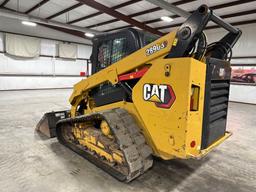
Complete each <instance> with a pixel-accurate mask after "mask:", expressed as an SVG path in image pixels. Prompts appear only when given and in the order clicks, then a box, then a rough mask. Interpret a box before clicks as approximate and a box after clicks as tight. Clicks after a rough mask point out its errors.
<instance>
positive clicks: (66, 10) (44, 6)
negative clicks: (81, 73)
mask: <svg viewBox="0 0 256 192" xmlns="http://www.w3.org/2000/svg"><path fill="white" fill-rule="evenodd" d="M166 1H168V2H169V3H172V4H173V5H176V6H178V7H179V8H182V9H184V10H186V11H194V10H196V8H197V7H199V6H200V5H201V4H207V5H208V6H209V7H210V8H212V9H213V10H214V11H215V13H216V14H217V15H219V16H221V17H223V18H224V20H225V21H227V22H229V23H231V24H234V25H238V24H239V25H241V24H249V23H256V19H255V18H256V1H255V0H254V1H253V0H240V1H238V0H214V1H213V0H180V1H177V0H166ZM0 7H1V8H3V9H7V10H11V11H16V12H19V13H25V14H27V15H30V16H35V17H40V18H43V19H46V20H52V21H57V22H61V23H65V24H69V25H73V26H79V27H83V28H89V29H93V30H97V31H100V32H109V31H114V30H118V29H123V28H126V27H137V28H140V29H143V30H146V31H150V32H153V33H158V34H164V33H167V32H169V31H171V30H172V29H173V28H175V27H178V26H179V25H180V24H181V23H182V22H184V20H185V19H184V18H182V17H179V16H177V15H175V14H173V13H170V12H168V11H166V10H163V9H161V8H160V7H157V6H155V5H154V4H152V3H149V2H147V1H146V0H115V1H113V0H95V1H94V0H68V1H67V0H33V1H32V0H0ZM162 16H170V17H172V18H173V19H174V20H173V21H172V22H169V23H168V22H165V21H162V20H161V19H160V17H162ZM214 25H215V24H214V23H209V26H211V27H212V28H214ZM45 26H46V27H50V26H47V25H45ZM51 28H54V29H55V30H59V31H64V32H65V33H69V34H73V35H76V36H80V37H84V33H81V32H78V31H73V30H67V29H66V30H63V29H62V28H56V27H51Z"/></svg>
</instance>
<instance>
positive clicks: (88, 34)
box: [84, 33, 94, 37]
mask: <svg viewBox="0 0 256 192" xmlns="http://www.w3.org/2000/svg"><path fill="white" fill-rule="evenodd" d="M84 35H85V36H86V37H94V34H92V33H85V34H84Z"/></svg>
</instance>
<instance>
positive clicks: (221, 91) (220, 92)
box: [210, 80, 229, 124]
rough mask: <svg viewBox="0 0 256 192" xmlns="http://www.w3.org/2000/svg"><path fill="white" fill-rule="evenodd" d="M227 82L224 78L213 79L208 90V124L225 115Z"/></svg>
mask: <svg viewBox="0 0 256 192" xmlns="http://www.w3.org/2000/svg"><path fill="white" fill-rule="evenodd" d="M228 96H229V83H228V82H225V80H215V81H214V80H213V81H212V82H211V92H210V97H211V99H210V124H211V123H213V122H214V121H218V120H221V119H223V118H226V116H227V107H228V104H227V102H228Z"/></svg>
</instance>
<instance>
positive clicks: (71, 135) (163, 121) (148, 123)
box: [38, 5, 241, 182]
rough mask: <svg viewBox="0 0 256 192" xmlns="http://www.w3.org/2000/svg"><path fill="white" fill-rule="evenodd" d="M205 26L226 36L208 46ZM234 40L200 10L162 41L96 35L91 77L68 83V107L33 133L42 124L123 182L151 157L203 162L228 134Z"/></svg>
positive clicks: (235, 32) (130, 33) (233, 33)
mask: <svg viewBox="0 0 256 192" xmlns="http://www.w3.org/2000/svg"><path fill="white" fill-rule="evenodd" d="M209 21H213V22H214V23H215V24H217V25H219V26H220V27H223V28H225V29H226V30H227V31H228V33H227V34H226V35H225V36H224V37H223V38H222V39H220V40H219V41H217V42H215V43H212V44H209V45H208V44H207V40H206V36H205V34H204V32H203V30H205V29H206V25H207V23H208V22H209ZM240 36H241V31H240V30H239V29H236V28H234V27H233V26H231V25H230V24H228V23H226V22H224V21H223V20H222V19H221V18H219V17H218V16H216V15H215V14H214V13H213V12H212V11H211V10H210V9H209V8H208V7H207V6H206V5H202V6H200V7H199V8H198V9H197V10H196V11H195V12H194V13H193V14H192V15H191V16H190V17H189V18H188V19H187V20H186V21H185V22H184V24H182V25H181V26H180V27H179V28H178V29H177V30H176V31H173V32H170V33H169V34H166V35H164V36H162V37H157V36H154V35H152V34H148V33H145V32H142V31H139V30H135V29H126V30H122V31H119V32H115V33H110V34H109V33H108V34H104V35H99V36H96V37H95V38H94V39H93V51H92V56H91V62H92V75H91V76H90V77H88V78H86V79H84V80H81V81H80V82H79V83H77V84H76V85H75V86H74V90H73V93H72V95H71V97H70V99H69V101H70V103H71V110H70V111H68V112H67V111H64V112H56V115H57V118H56V117H55V118H53V119H54V121H55V123H52V119H51V120H49V119H47V118H52V116H54V115H55V112H52V113H50V114H48V115H46V116H45V117H44V119H43V120H42V121H40V123H39V124H38V130H41V127H44V128H45V126H48V129H50V130H53V131H48V132H50V133H52V134H54V135H55V132H56V136H57V138H58V140H59V142H60V143H62V144H63V145H65V146H66V147H68V148H70V149H71V150H73V151H75V152H76V153H78V154H79V155H81V156H83V157H85V158H86V159H88V160H89V161H91V162H92V163H94V164H95V165H97V166H98V167H100V168H102V169H104V170H105V171H106V172H108V173H109V174H111V175H112V176H114V177H115V178H117V179H118V180H121V181H126V182H129V181H131V180H133V179H134V178H136V177H138V176H139V175H141V174H143V173H144V172H145V171H147V170H148V169H149V168H150V167H152V165H153V159H152V156H157V157H159V158H161V159H164V160H169V159H173V158H181V159H188V158H201V157H203V156H204V155H206V154H207V153H208V152H209V151H211V150H212V149H213V148H215V147H216V146H217V145H218V144H220V143H222V142H223V141H224V140H225V139H227V138H228V137H229V136H230V133H229V132H227V131H226V121H227V109H228V97H229V85H230V75H231V68H230V63H229V61H230V59H231V56H232V47H233V46H234V45H235V43H236V42H237V40H238V39H239V37H240ZM60 113H61V114H60ZM47 122H48V123H47ZM49 122H51V123H49ZM54 135H52V136H54Z"/></svg>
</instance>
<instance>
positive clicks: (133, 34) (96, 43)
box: [91, 28, 159, 74]
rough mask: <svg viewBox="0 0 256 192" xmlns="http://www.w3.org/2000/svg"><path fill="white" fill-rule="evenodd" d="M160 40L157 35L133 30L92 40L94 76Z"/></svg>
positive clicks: (104, 35) (125, 30)
mask: <svg viewBox="0 0 256 192" xmlns="http://www.w3.org/2000/svg"><path fill="white" fill-rule="evenodd" d="M158 38H159V36H157V35H153V34H150V33H148V32H143V31H140V30H137V29H133V28H128V29H124V30H121V31H118V32H114V33H107V34H102V35H98V36H96V37H95V38H93V40H92V42H93V50H92V55H91V62H92V74H94V73H96V72H98V71H100V70H102V69H104V68H106V67H108V66H109V65H111V64H113V63H115V62H117V61H119V60H121V59H122V58H124V57H126V56H128V55H130V54H131V53H133V52H135V51H137V50H138V49H140V48H142V47H144V46H146V45H147V44H149V43H151V42H153V41H155V40H156V39H158Z"/></svg>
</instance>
